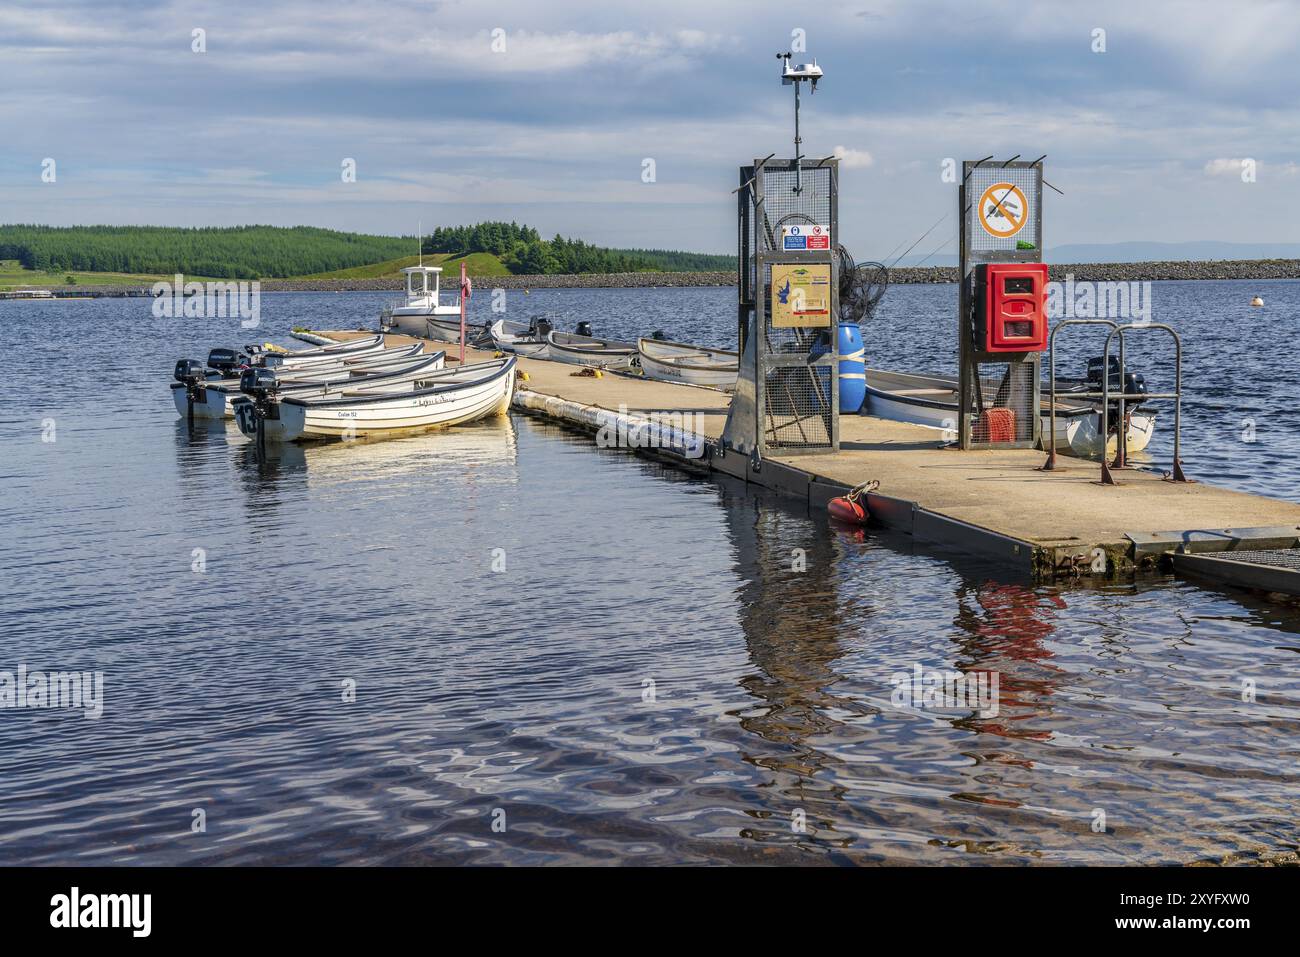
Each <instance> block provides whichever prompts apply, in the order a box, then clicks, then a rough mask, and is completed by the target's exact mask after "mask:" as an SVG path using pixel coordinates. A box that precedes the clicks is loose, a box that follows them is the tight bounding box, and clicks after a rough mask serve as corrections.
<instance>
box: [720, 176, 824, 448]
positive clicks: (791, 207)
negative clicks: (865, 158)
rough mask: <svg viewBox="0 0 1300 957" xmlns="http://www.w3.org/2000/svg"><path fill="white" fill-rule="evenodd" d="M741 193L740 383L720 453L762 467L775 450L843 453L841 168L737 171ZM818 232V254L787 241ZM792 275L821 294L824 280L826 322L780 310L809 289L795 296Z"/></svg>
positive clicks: (738, 315) (739, 216) (738, 322)
mask: <svg viewBox="0 0 1300 957" xmlns="http://www.w3.org/2000/svg"><path fill="white" fill-rule="evenodd" d="M736 193H737V216H736V220H737V253H738V255H737V268H738V270H739V275H738V277H737V279H738V283H737V287H738V296H737V337H738V340H739V351H740V376H739V378H738V381H737V385H736V392H735V395H734V397H733V399H732V403H731V410H730V412H729V413H728V415H727V424H726V427H725V429H724V430H723V445H724V446H725V447H726V448H728V449H732V450H734V451H737V452H740V453H742V454H744V455H746V456H748V457H750V458H751V459H752V460H753V461H754V462H755V463H756V464H757V463H758V462H760V461H761V460H762V458H763V457H764V456H765V455H767V454H768V453H769V452H777V453H780V454H791V453H799V452H830V451H838V450H839V371H838V365H839V363H838V358H837V354H838V348H837V345H836V343H837V342H838V337H839V322H838V316H839V303H838V288H839V277H838V269H839V266H838V261H837V257H836V256H835V255H834V250H835V247H834V241H835V237H837V236H838V235H839V162H838V160H836V159H834V158H833V157H830V158H827V159H823V160H810V159H806V158H805V159H803V160H792V159H773V158H772V157H770V156H769V157H767V158H766V159H762V160H755V161H754V163H753V165H752V166H742V167H741V168H740V187H739V189H738V190H737V191H736ZM814 230H815V232H816V235H817V243H818V244H817V246H816V248H806V245H805V247H804V248H798V243H797V242H793V241H792V240H800V239H802V240H803V241H804V242H805V243H806V244H807V243H811V242H812V240H810V239H808V237H807V235H803V236H799V235H795V236H787V235H786V234H787V233H794V234H799V233H811V232H813V231H814ZM774 274H776V275H778V276H779V277H781V278H779V280H778V283H777V284H776V286H775V288H774V285H773V281H772V280H773V275H774ZM794 274H798V275H800V276H802V277H805V278H807V279H808V281H809V282H810V283H817V284H818V285H819V287H820V278H821V277H822V276H825V277H826V279H827V282H826V284H825V305H826V310H825V311H826V315H825V320H824V321H822V320H821V319H817V320H816V321H815V323H814V320H812V319H807V320H805V319H798V318H796V319H794V320H791V319H790V316H789V314H788V312H786V311H785V310H784V309H783V308H782V307H783V306H785V305H788V303H787V301H786V300H787V297H788V296H789V295H795V296H796V297H797V296H798V295H799V293H800V292H801V291H802V290H801V289H795V290H794V291H793V293H792V292H791V288H790V287H791V281H790V278H789V277H790V276H791V275H794ZM819 302H820V300H819ZM814 311H815V312H817V313H820V310H811V309H810V310H809V312H808V314H811V313H812V312H814ZM805 323H806V324H805Z"/></svg>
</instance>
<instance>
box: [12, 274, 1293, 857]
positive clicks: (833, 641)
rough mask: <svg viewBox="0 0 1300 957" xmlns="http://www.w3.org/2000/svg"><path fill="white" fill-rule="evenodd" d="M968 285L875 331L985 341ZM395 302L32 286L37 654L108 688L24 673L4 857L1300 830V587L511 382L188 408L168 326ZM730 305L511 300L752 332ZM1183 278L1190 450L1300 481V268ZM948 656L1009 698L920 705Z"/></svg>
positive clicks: (223, 337) (1229, 843) (570, 295)
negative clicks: (1026, 541)
mask: <svg viewBox="0 0 1300 957" xmlns="http://www.w3.org/2000/svg"><path fill="white" fill-rule="evenodd" d="M1257 292H1258V293H1259V294H1260V295H1262V296H1263V297H1264V298H1265V299H1266V300H1267V302H1268V306H1267V307H1266V308H1265V309H1263V310H1259V309H1255V310H1251V309H1250V308H1249V307H1248V306H1247V305H1246V303H1247V302H1248V300H1249V298H1250V296H1251V295H1254V294H1255V293H1257ZM953 295H954V291H953V287H951V286H913V287H896V288H895V289H893V290H891V291H890V293H889V295H888V297H887V299H886V303H885V307H884V311H883V313H882V315H881V316H880V317H879V318H878V319H877V321H876V322H875V323H873V324H872V325H871V326H870V327H869V328H868V329H867V330H865V336H864V338H866V340H867V349H868V354H869V356H871V357H872V358H871V363H872V364H873V365H879V366H882V367H887V368H905V369H915V370H928V369H933V370H935V371H947V370H949V369H950V368H951V366H952V360H951V358H950V357H949V355H948V353H949V351H950V345H949V343H950V341H951V325H952V321H953V320H952V314H953V308H952V300H953ZM388 298H390V297H388V296H385V295H368V294H346V295H330V294H284V295H266V296H264V297H263V300H262V313H263V317H262V318H263V324H262V327H261V328H259V329H258V330H256V331H254V332H247V331H244V330H240V329H239V328H238V327H237V326H236V325H234V324H232V322H231V321H230V320H221V319H188V320H166V319H155V318H153V317H152V316H151V314H150V309H149V306H150V304H149V302H148V301H146V300H99V301H83V302H55V303H0V346H2V347H3V356H4V378H3V383H4V384H3V387H2V388H0V453H2V458H0V476H3V489H4V496H3V505H2V506H0V510H2V514H3V528H4V535H3V537H2V538H0V616H2V620H3V629H2V630H0V671H9V672H16V671H17V669H18V668H19V667H20V666H26V667H27V668H28V669H30V670H31V671H37V670H41V671H46V672H49V671H74V670H75V671H87V672H93V671H99V672H102V674H103V681H104V684H103V712H102V716H101V717H99V718H98V719H93V718H87V717H85V716H84V715H83V711H78V710H52V709H37V708H23V709H16V708H8V709H3V710H0V766H2V767H3V768H4V774H3V775H0V863H5V864H16V863H37V864H53V863H62V864H138V863H164V864H179V863H267V864H283V863H293V864H308V863H327V864H333V863H389V864H422V863H454V862H471V863H526V864H543V863H584V862H585V863H626V862H640V863H725V862H744V863H867V862H877V861H888V862H915V863H970V862H980V863H988V862H994V863H1008V862H1014V863H1019V862H1049V863H1137V862H1143V863H1147V862H1149V863H1187V862H1195V861H1223V860H1230V861H1278V860H1287V859H1294V855H1295V853H1296V849H1297V844H1298V843H1300V825H1298V824H1297V823H1296V817H1295V795H1296V793H1297V787H1298V786H1300V761H1298V758H1300V633H1298V632H1300V607H1296V606H1291V605H1277V604H1268V603H1265V602H1263V601H1262V600H1260V599H1257V598H1254V597H1251V596H1249V595H1246V594H1234V593H1226V592H1216V591H1211V590H1205V589H1202V588H1200V587H1197V586H1195V585H1192V584H1188V583H1186V582H1183V581H1179V580H1175V579H1172V578H1166V577H1150V578H1145V579H1142V580H1140V581H1139V582H1137V583H1136V584H1132V583H1130V584H1120V585H1112V586H1109V587H1103V588H1091V587H1084V586H1079V585H1075V586H1064V587H1062V586H1042V585H1040V586H1035V585H1032V584H1030V583H1027V582H1024V581H1018V580H1015V579H1009V578H1007V577H1006V576H1005V575H1004V573H1002V572H1001V571H999V570H998V569H996V568H992V567H989V566H986V565H983V564H981V563H980V562H978V561H972V560H969V559H966V558H963V557H962V556H960V555H957V554H952V553H945V552H944V551H942V550H933V549H924V548H921V547H916V548H913V547H912V545H911V543H910V541H909V540H907V539H899V538H894V537H891V536H888V535H885V534H879V533H875V532H873V533H871V534H868V535H849V534H845V533H842V532H836V531H833V530H832V529H830V528H829V527H828V526H827V524H826V522H825V520H824V518H823V516H821V515H820V514H808V513H807V511H806V510H799V509H796V508H793V507H791V506H790V505H789V504H788V503H785V502H783V501H781V500H778V499H773V498H769V497H766V496H765V495H762V494H758V493H755V492H754V491H752V490H749V489H746V488H745V487H744V486H743V485H739V484H736V483H730V482H719V481H713V480H704V479H698V478H693V477H688V476H686V475H684V474H682V473H679V472H675V471H673V470H671V469H667V468H663V467H661V466H659V465H657V464H654V463H652V462H649V461H646V460H642V459H638V458H635V457H632V456H628V455H624V454H621V453H617V452H612V451H602V450H598V449H597V448H595V446H594V443H593V442H592V441H591V439H590V438H588V437H586V436H581V435H577V434H574V433H569V432H565V431H563V430H560V429H558V428H556V427H553V426H550V425H546V424H543V423H540V422H538V421H536V420H531V419H527V418H523V417H518V416H511V417H510V418H509V419H506V420H501V421H494V422H491V423H483V424H480V425H476V426H471V427H466V428H460V429H456V430H453V431H450V432H446V433H441V434H430V435H424V436H417V437H411V438H405V439H400V440H393V441H387V442H372V443H366V444H355V445H348V446H343V445H337V446H323V447H315V448H306V449H303V448H298V447H293V448H289V449H286V450H284V451H283V452H279V453H272V454H271V455H269V456H268V457H267V459H265V460H262V461H259V460H258V458H257V457H256V456H255V455H253V454H252V451H251V449H250V447H249V444H248V443H247V442H246V441H245V440H244V439H243V437H242V436H240V435H239V434H238V432H237V430H236V429H235V427H234V426H233V425H216V426H209V427H204V426H199V427H196V429H195V430H194V431H193V432H191V431H190V430H188V429H187V428H186V427H185V425H184V423H183V422H178V421H177V418H176V415H175V411H174V409H173V407H172V404H171V399H170V397H169V391H168V388H167V381H168V377H169V374H170V370H171V366H172V364H173V362H174V360H175V359H177V358H179V357H183V356H193V357H199V358H201V357H202V356H203V355H204V354H205V353H206V350H207V348H208V347H209V346H212V345H219V344H227V345H229V344H233V345H238V344H241V343H243V342H245V341H249V340H250V339H259V340H260V339H278V340H279V341H283V342H288V341H289V340H288V339H287V338H286V337H285V334H286V333H287V331H288V330H289V329H290V328H291V327H293V326H295V325H304V324H305V325H310V326H313V327H316V328H332V327H333V328H341V327H350V326H356V325H358V324H372V323H373V321H374V317H375V314H376V313H377V311H378V308H379V306H380V305H381V304H382V303H383V302H385V301H386V300H387V299H388ZM733 301H734V290H730V289H691V290H630V291H609V290H539V291H534V292H532V293H531V294H530V295H529V296H527V297H525V296H524V295H523V294H522V293H519V292H511V293H510V294H509V295H508V297H507V302H508V307H509V310H510V315H512V316H514V317H522V316H526V315H528V314H529V313H530V312H541V311H544V310H548V311H554V312H556V313H557V314H559V315H560V316H562V317H563V320H564V324H565V325H566V326H567V325H568V324H569V323H570V322H573V321H577V320H579V319H587V320H589V321H591V322H593V324H594V325H595V326H596V328H597V329H598V330H600V331H601V332H603V333H606V334H610V335H620V336H623V335H632V334H634V333H637V332H642V333H644V332H649V331H651V330H653V329H662V330H664V331H665V332H667V333H668V334H669V335H671V336H672V337H674V338H683V339H689V340H700V341H706V342H715V343H723V342H726V341H727V339H728V337H729V335H730V330H731V326H732V322H733V319H732V316H733V313H734V307H733ZM1155 302H1156V314H1155V316H1154V318H1155V319H1157V320H1160V321H1170V322H1172V323H1173V324H1175V325H1176V326H1177V327H1178V328H1179V329H1180V330H1181V331H1182V332H1183V333H1184V335H1185V336H1186V340H1187V341H1186V347H1187V357H1186V370H1185V371H1186V375H1187V379H1188V381H1187V383H1186V385H1187V391H1188V399H1187V401H1186V404H1185V409H1184V412H1185V422H1184V430H1185V440H1186V450H1185V455H1184V457H1185V459H1186V462H1187V468H1188V471H1189V473H1190V474H1192V475H1193V476H1195V477H1199V478H1202V479H1205V480H1208V481H1215V482H1220V483H1223V484H1226V485H1230V486H1233V487H1237V488H1244V489H1251V490H1257V491H1262V492H1267V493H1270V494H1273V495H1277V496H1281V497H1285V498H1291V499H1296V498H1297V497H1298V495H1300V493H1298V492H1297V478H1300V467H1298V466H1297V459H1296V456H1297V453H1300V447H1298V445H1297V443H1300V420H1298V418H1297V417H1298V415H1300V413H1297V409H1298V408H1300V401H1298V400H1300V395H1298V394H1297V393H1298V391H1300V385H1297V376H1296V375H1295V373H1294V359H1293V358H1292V356H1291V354H1290V349H1289V345H1290V339H1291V336H1292V327H1293V325H1294V323H1295V322H1296V318H1297V316H1300V284H1297V283H1256V284H1246V283H1185V284H1181V283H1161V284H1156V300H1155ZM489 304H490V294H489V293H488V291H487V290H480V291H479V294H478V295H477V296H476V298H475V299H474V307H475V311H476V316H478V317H485V316H486V314H487V313H486V309H487V307H488V305H489ZM1080 335H1081V336H1082V335H1083V334H1080ZM1162 348H1164V344H1163V343H1157V340H1155V339H1154V338H1153V339H1152V345H1151V349H1150V354H1149V355H1138V356H1137V357H1136V359H1135V362H1136V363H1143V362H1145V363H1148V364H1147V365H1146V368H1147V370H1148V372H1149V374H1148V379H1149V380H1153V381H1152V382H1151V384H1152V386H1153V388H1154V387H1155V386H1156V385H1158V384H1160V385H1163V383H1159V382H1157V381H1154V380H1157V379H1158V378H1159V377H1160V376H1161V375H1163V374H1166V373H1164V372H1162V371H1161V370H1162V369H1167V364H1163V363H1162V360H1161V354H1160V350H1161V349H1162ZM1091 351H1093V350H1091V349H1090V348H1087V347H1085V346H1083V345H1080V346H1079V348H1078V350H1077V351H1076V352H1075V353H1074V356H1075V358H1073V359H1068V360H1063V362H1070V363H1074V364H1075V365H1080V366H1081V363H1082V359H1083V358H1085V357H1086V355H1087V354H1090V353H1091ZM1070 371H1075V370H1073V369H1071V370H1070ZM1162 426H1163V427H1164V433H1165V438H1164V439H1162V441H1165V442H1167V434H1168V428H1169V427H1170V426H1171V423H1169V422H1168V421H1165V422H1163V423H1162ZM1250 438H1253V439H1254V441H1246V439H1250ZM43 439H52V440H53V441H43ZM1167 455H1168V451H1167V444H1166V445H1159V444H1158V445H1157V447H1156V448H1155V449H1154V451H1153V453H1152V458H1153V461H1155V462H1157V463H1159V462H1160V461H1162V459H1161V456H1165V457H1166V458H1167ZM800 550H801V551H800ZM799 555H802V556H803V557H804V560H805V561H806V571H795V570H793V569H794V565H795V563H796V561H797V557H798V556H799ZM494 563H495V564H494ZM503 563H504V564H503ZM918 667H919V668H921V669H922V670H923V671H928V670H951V671H963V672H972V671H974V672H981V671H983V672H995V673H996V674H997V675H998V676H999V692H998V696H997V700H996V705H997V707H996V709H995V710H996V712H997V713H996V714H988V715H985V716H980V715H977V714H973V713H972V711H971V710H969V709H967V710H965V711H957V712H951V711H949V712H944V711H937V710H929V709H914V708H910V707H900V706H898V705H897V704H895V702H894V701H893V700H891V698H892V697H893V692H894V687H895V686H894V682H893V679H894V677H895V676H897V675H900V674H903V675H910V674H912V673H913V671H914V669H915V668H918ZM1252 686H1253V688H1254V693H1253V695H1252V694H1249V693H1243V688H1250V687H1252ZM83 710H84V709H83Z"/></svg>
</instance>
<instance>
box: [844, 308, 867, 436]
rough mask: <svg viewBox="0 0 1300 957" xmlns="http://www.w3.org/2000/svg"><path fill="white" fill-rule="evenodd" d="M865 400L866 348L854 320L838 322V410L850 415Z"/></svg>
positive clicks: (860, 406) (859, 407)
mask: <svg viewBox="0 0 1300 957" xmlns="http://www.w3.org/2000/svg"><path fill="white" fill-rule="evenodd" d="M866 400H867V363H866V348H865V347H864V346H863V345H862V330H861V329H859V328H858V324H857V323H856V322H841V323H840V411H841V412H844V413H847V414H849V415H852V414H853V413H855V412H857V411H858V410H859V409H861V408H862V403H863V402H865V401H866Z"/></svg>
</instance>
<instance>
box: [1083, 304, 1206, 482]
mask: <svg viewBox="0 0 1300 957" xmlns="http://www.w3.org/2000/svg"><path fill="white" fill-rule="evenodd" d="M1134 329H1163V330H1164V331H1165V332H1167V333H1169V335H1171V336H1172V337H1173V339H1174V391H1173V392H1172V393H1169V392H1156V393H1147V394H1145V395H1136V394H1130V393H1127V392H1121V393H1119V394H1117V395H1116V396H1115V398H1116V399H1117V400H1118V401H1119V425H1118V432H1117V435H1116V436H1115V462H1114V467H1115V468H1119V469H1123V468H1128V424H1127V421H1126V414H1127V403H1128V401H1129V400H1130V399H1133V400H1143V401H1145V400H1150V399H1173V400H1174V467H1173V471H1172V473H1171V475H1170V476H1169V477H1170V478H1171V479H1172V480H1173V481H1175V482H1187V481H1190V480H1189V479H1188V478H1187V476H1186V475H1184V474H1183V461H1182V416H1183V340H1182V339H1181V338H1180V337H1179V335H1178V333H1177V332H1176V331H1175V330H1174V328H1173V326H1170V325H1166V324H1165V323H1163V322H1130V323H1128V324H1126V325H1123V326H1119V325H1117V326H1115V328H1114V329H1112V330H1111V333H1110V335H1108V336H1107V337H1106V350H1105V352H1104V353H1103V355H1102V360H1101V362H1102V366H1101V368H1102V379H1101V388H1102V391H1101V426H1100V433H1101V443H1102V445H1101V483H1102V484H1103V485H1114V484H1115V477H1114V476H1113V475H1111V474H1110V470H1111V466H1110V465H1108V464H1107V463H1106V413H1107V411H1108V410H1109V409H1110V399H1111V393H1110V344H1111V342H1112V340H1114V338H1115V337H1116V336H1119V374H1120V376H1121V379H1120V383H1121V385H1122V384H1123V378H1122V377H1123V375H1124V370H1125V369H1126V368H1127V367H1128V363H1127V362H1126V361H1125V360H1126V358H1127V348H1126V343H1125V339H1124V334H1125V333H1127V332H1131V331H1132V330H1134Z"/></svg>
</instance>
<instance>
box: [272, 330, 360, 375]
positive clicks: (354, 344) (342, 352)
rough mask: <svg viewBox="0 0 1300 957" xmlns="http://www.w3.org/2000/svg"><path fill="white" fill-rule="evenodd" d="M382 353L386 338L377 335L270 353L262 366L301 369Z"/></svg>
mask: <svg viewBox="0 0 1300 957" xmlns="http://www.w3.org/2000/svg"><path fill="white" fill-rule="evenodd" d="M382 351H384V337H383V336H381V335H375V336H369V337H367V338H364V339H353V340H349V341H344V342H334V343H331V344H330V345H328V346H319V347H317V348H315V349H304V350H303V351H302V352H268V353H266V355H264V356H263V357H262V364H263V365H264V366H266V367H267V368H268V369H277V370H278V369H300V368H303V367H305V366H314V365H319V364H322V363H334V362H339V361H340V360H343V359H351V358H356V357H359V356H366V355H370V354H371V353H375V352H382Z"/></svg>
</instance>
